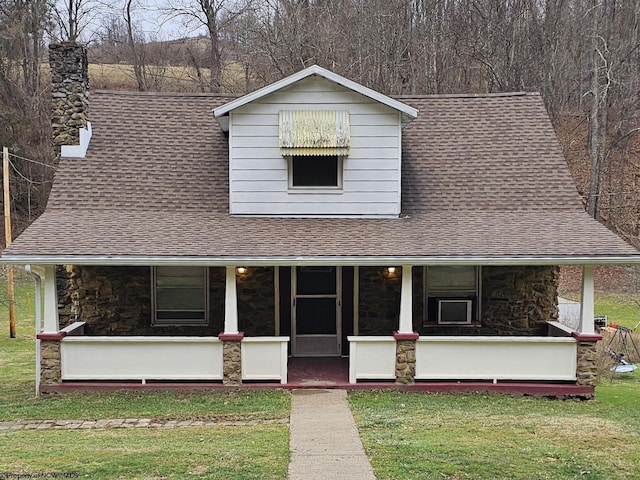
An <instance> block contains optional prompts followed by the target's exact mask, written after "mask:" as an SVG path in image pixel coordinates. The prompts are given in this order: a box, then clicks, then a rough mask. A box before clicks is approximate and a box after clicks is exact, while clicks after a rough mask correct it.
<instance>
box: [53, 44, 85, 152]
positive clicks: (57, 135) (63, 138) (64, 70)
mask: <svg viewBox="0 0 640 480" xmlns="http://www.w3.org/2000/svg"><path fill="white" fill-rule="evenodd" d="M49 66H50V67H51V84H52V99H53V105H52V107H53V110H52V116H51V126H52V128H53V145H54V147H55V148H56V150H57V151H58V152H60V150H62V155H63V156H84V154H82V155H65V152H64V149H62V148H61V147H62V146H65V145H81V144H82V141H81V140H83V139H81V131H80V129H85V134H84V135H82V136H83V137H87V138H86V143H87V145H88V137H90V124H89V122H88V115H89V74H88V62H87V47H86V46H85V45H80V44H78V43H71V42H63V43H52V44H50V45H49ZM87 130H88V131H89V134H88V135H87ZM84 150H85V151H86V147H85V149H84Z"/></svg>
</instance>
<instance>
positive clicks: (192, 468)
mask: <svg viewBox="0 0 640 480" xmlns="http://www.w3.org/2000/svg"><path fill="white" fill-rule="evenodd" d="M0 298H2V297H1V296H0ZM0 309H1V310H0V373H1V375H0V421H3V420H4V421H10V420H14V421H15V420H31V419H39V420H45V419H63V420H93V419H101V418H136V417H143V418H156V419H176V420H195V419H199V420H219V421H231V420H232V421H236V422H239V423H240V425H238V426H235V425H234V426H229V425H220V426H215V427H189V428H175V429H162V428H152V429H112V430H85V431H78V430H46V431H34V430H26V431H22V430H20V431H7V430H4V431H0V478H5V476H7V474H12V475H18V474H31V475H34V474H41V475H44V474H49V475H53V474H69V475H73V476H74V477H75V476H77V477H78V478H91V479H111V478H122V479H153V478H171V479H177V478H211V479H229V478H234V479H282V478H286V474H287V468H288V463H289V430H288V426H287V425H286V424H280V423H269V422H268V421H269V420H274V419H287V418H288V416H289V410H290V397H289V395H288V394H287V393H285V392H282V391H261V392H252V393H250V392H246V391H235V392H219V391H208V392H196V391H189V390H188V389H185V390H181V391H174V392H150V391H142V392H140V391H138V392H135V391H119V392H111V393H98V392H88V393H69V394H64V395H42V396H40V397H36V395H35V390H34V383H35V382H34V377H35V367H34V357H35V339H34V332H35V327H34V313H33V312H34V307H33V285H32V284H31V283H30V282H28V279H25V278H21V279H20V280H19V281H18V282H17V284H16V323H17V325H16V326H17V328H16V330H17V338H13V339H12V338H9V322H8V318H7V316H8V315H7V308H6V306H0ZM9 478H11V477H9Z"/></svg>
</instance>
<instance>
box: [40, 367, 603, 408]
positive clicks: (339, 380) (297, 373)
mask: <svg viewBox="0 0 640 480" xmlns="http://www.w3.org/2000/svg"><path fill="white" fill-rule="evenodd" d="M287 368H288V378H287V383H286V384H281V383H276V382H268V383H262V382H245V383H243V385H242V386H240V387H237V386H235V387H232V386H225V385H222V384H221V383H217V382H216V383H210V382H166V381H149V382H147V383H140V382H135V381H132V382H122V381H113V382H90V381H78V382H63V383H61V384H58V385H41V386H40V389H41V391H42V392H43V393H54V392H64V391H70V390H117V389H132V390H137V389H150V390H163V389H237V388H246V389H249V390H250V389H256V390H258V389H286V390H293V389H302V388H307V389H313V388H330V389H334V388H336V389H343V390H382V389H385V390H403V391H420V392H425V393H456V392H465V393H472V392H482V393H503V394H514V395H534V396H547V397H579V398H591V397H592V396H593V395H594V393H595V389H594V388H593V387H588V386H582V385H576V384H572V383H547V382H498V383H493V382H491V381H418V382H416V383H415V384H413V385H399V384H396V383H395V382H393V381H361V382H358V383H356V384H353V383H349V358H348V357H335V358H334V357H290V358H289V360H288V366H287Z"/></svg>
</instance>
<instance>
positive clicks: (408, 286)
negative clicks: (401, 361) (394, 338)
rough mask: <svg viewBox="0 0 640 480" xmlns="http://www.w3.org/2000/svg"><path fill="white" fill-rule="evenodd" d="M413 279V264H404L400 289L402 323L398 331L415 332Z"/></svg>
mask: <svg viewBox="0 0 640 480" xmlns="http://www.w3.org/2000/svg"><path fill="white" fill-rule="evenodd" d="M412 292H413V281H412V278H411V265H402V287H401V290H400V325H399V327H398V333H401V334H402V333H413V293H412Z"/></svg>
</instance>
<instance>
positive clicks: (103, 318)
mask: <svg viewBox="0 0 640 480" xmlns="http://www.w3.org/2000/svg"><path fill="white" fill-rule="evenodd" d="M56 273H57V284H58V285H57V286H58V311H59V316H60V327H61V328H63V327H65V326H67V325H69V324H71V323H73V322H75V321H83V322H87V324H86V326H85V334H86V335H194V336H217V335H218V334H219V333H220V332H221V331H222V330H223V327H224V283H225V271H224V268H219V267H215V268H213V267H212V268H210V269H209V303H210V309H211V311H210V322H209V325H205V326H151V288H152V287H151V268H150V267H107V266H77V265H74V266H66V267H59V268H58V269H57V272H56Z"/></svg>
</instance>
